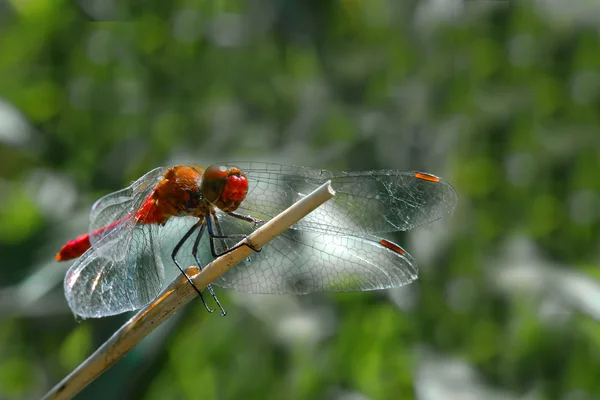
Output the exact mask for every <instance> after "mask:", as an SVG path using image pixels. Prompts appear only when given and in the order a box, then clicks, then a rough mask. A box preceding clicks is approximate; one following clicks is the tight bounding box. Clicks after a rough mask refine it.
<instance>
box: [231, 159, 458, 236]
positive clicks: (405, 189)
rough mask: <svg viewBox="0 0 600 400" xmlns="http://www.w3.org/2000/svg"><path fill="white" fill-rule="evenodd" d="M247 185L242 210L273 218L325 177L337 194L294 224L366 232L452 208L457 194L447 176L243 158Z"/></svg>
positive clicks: (425, 219)
mask: <svg viewBox="0 0 600 400" xmlns="http://www.w3.org/2000/svg"><path fill="white" fill-rule="evenodd" d="M234 165H236V166H238V167H239V168H240V169H241V170H242V171H244V173H245V174H246V175H247V177H248V182H249V189H248V194H247V196H246V199H245V200H244V202H243V203H242V205H241V206H240V208H239V209H238V212H241V213H246V214H249V215H253V216H255V217H257V218H260V219H270V218H272V217H274V216H275V215H277V214H278V213H280V212H281V211H283V210H284V209H285V208H287V207H289V206H290V205H291V204H293V203H294V202H295V201H297V200H299V199H300V198H302V197H303V196H304V195H306V194H308V193H309V192H311V191H312V190H314V189H316V188H317V187H318V186H320V185H322V184H323V183H324V182H326V181H327V180H331V183H332V186H333V188H334V190H335V191H336V196H335V197H334V198H333V199H331V200H329V201H328V202H327V203H325V204H323V205H322V206H321V207H319V208H318V209H316V210H315V211H313V212H312V213H311V214H309V215H308V216H306V217H305V218H304V219H302V220H301V221H300V222H298V223H297V224H296V225H295V226H294V227H295V228H296V229H302V230H314V231H318V232H324V233H337V234H350V235H358V236H364V235H368V234H373V233H377V232H393V231H405V230H409V229H412V228H415V227H417V226H420V225H425V224H428V223H431V222H433V221H436V220H438V219H440V218H443V217H444V216H445V215H447V214H451V213H452V212H454V208H455V206H456V202H457V195H456V191H455V190H454V188H453V187H452V186H451V185H450V184H449V183H448V182H445V181H444V180H442V179H440V178H438V177H435V176H433V175H429V174H425V173H420V172H401V171H394V170H380V171H363V172H344V171H327V170H317V169H312V168H307V167H299V166H289V165H279V164H269V163H254V162H239V163H234Z"/></svg>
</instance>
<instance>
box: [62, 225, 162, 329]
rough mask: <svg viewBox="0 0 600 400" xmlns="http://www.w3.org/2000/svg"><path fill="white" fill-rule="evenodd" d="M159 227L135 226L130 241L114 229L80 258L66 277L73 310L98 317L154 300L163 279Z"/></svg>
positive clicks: (67, 291)
mask: <svg viewBox="0 0 600 400" xmlns="http://www.w3.org/2000/svg"><path fill="white" fill-rule="evenodd" d="M157 230H158V226H156V225H138V226H135V227H134V229H133V230H132V234H131V239H130V240H128V241H125V240H123V239H122V237H121V236H122V235H120V233H121V232H120V231H119V230H117V231H111V232H110V233H108V234H107V235H105V236H103V237H102V238H101V239H100V240H99V241H98V242H97V243H96V244H95V245H94V246H93V247H92V248H90V249H89V250H88V251H86V252H85V253H84V254H83V255H82V256H81V257H80V258H79V259H77V261H76V262H75V263H74V264H73V266H72V267H71V268H70V269H69V271H68V272H67V274H66V276H65V281H64V290H65V297H66V299H67V303H68V304H69V307H70V308H71V310H72V311H73V313H74V314H76V315H79V316H81V317H83V318H99V317H105V316H109V315H115V314H120V313H123V312H126V311H131V310H136V309H138V308H140V307H142V306H144V305H146V304H147V303H149V302H150V301H152V300H153V299H154V298H155V297H156V295H157V294H158V293H159V292H160V290H161V288H162V285H163V282H164V267H163V264H162V260H161V258H160V252H159V248H158V243H157V242H156V238H157V237H158V236H157Z"/></svg>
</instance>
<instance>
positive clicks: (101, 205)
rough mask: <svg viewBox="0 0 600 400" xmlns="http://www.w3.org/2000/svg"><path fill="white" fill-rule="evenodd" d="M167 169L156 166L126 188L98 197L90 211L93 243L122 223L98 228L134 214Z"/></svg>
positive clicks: (90, 228)
mask: <svg viewBox="0 0 600 400" xmlns="http://www.w3.org/2000/svg"><path fill="white" fill-rule="evenodd" d="M166 170H167V169H166V168H164V167H159V168H155V169H153V170H152V171H150V172H148V173H146V174H145V175H144V176H142V177H141V178H139V179H138V180H136V181H135V182H133V183H132V184H131V185H129V186H128V187H126V188H125V189H121V190H119V191H117V192H114V193H110V194H107V195H106V196H104V197H102V198H100V199H98V201H96V203H94V205H93V206H92V210H91V212H90V227H89V232H90V242H91V243H92V244H94V243H96V242H97V241H98V240H100V239H101V238H102V237H103V236H104V235H106V234H108V233H109V232H110V231H112V230H115V229H116V228H117V227H118V226H119V225H120V224H116V225H113V226H111V229H106V230H104V231H101V232H98V231H97V230H98V229H100V228H103V227H106V226H110V224H112V223H114V222H116V221H120V220H122V219H123V218H125V217H127V216H128V215H131V214H134V213H135V211H136V210H137V209H138V208H140V207H141V206H142V204H143V203H144V201H145V200H146V198H147V197H148V196H149V195H150V193H152V190H153V189H154V187H155V186H156V184H157V183H158V182H159V181H160V179H161V178H162V176H163V175H164V173H165V172H166Z"/></svg>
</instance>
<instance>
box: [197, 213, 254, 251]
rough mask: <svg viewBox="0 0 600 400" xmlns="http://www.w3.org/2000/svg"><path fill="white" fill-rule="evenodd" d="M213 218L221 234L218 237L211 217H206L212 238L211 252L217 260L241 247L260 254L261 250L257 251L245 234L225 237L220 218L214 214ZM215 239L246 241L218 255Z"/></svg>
mask: <svg viewBox="0 0 600 400" xmlns="http://www.w3.org/2000/svg"><path fill="white" fill-rule="evenodd" d="M230 215H231V214H230ZM213 218H214V219H215V226H216V228H217V230H218V233H219V234H218V235H216V234H215V232H214V231H213V226H212V221H211V218H210V216H208V215H207V216H206V223H207V225H208V234H209V236H210V251H211V253H212V256H213V257H215V258H217V257H221V256H224V255H225V254H229V253H231V252H232V251H234V250H237V249H239V248H240V247H241V246H247V247H248V248H250V249H251V250H253V251H254V252H256V253H259V252H260V250H261V249H257V248H256V247H254V245H253V244H252V243H250V241H248V235H244V234H232V235H223V232H222V231H221V225H220V224H219V218H218V217H217V215H216V214H213ZM250 218H252V217H250ZM244 220H245V221H248V222H251V221H249V220H247V219H244ZM253 220H254V218H253ZM214 239H246V241H245V242H244V243H241V244H239V245H236V246H233V247H231V248H229V249H226V250H225V251H223V252H221V253H217V251H216V250H215V242H214Z"/></svg>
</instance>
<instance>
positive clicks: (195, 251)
mask: <svg viewBox="0 0 600 400" xmlns="http://www.w3.org/2000/svg"><path fill="white" fill-rule="evenodd" d="M205 229H206V223H203V224H202V226H201V227H200V231H199V232H198V235H197V236H196V240H195V241H194V246H193V247H192V256H194V260H196V263H197V265H198V268H200V271H202V268H203V267H202V263H201V262H200V260H199V259H198V246H199V245H200V239H202V235H203V234H204V230H205ZM206 289H207V290H208V292H209V293H210V295H211V296H212V298H213V300H214V301H215V303H217V305H218V306H219V309H220V310H221V316H222V317H224V316H226V315H227V311H225V309H224V308H223V306H222V305H221V302H219V299H218V298H217V295H216V294H215V292H214V290H213V288H212V285H207V286H206ZM204 306H205V307H206V310H208V312H213V311H214V310H213V309H212V308H209V307H208V305H207V304H206V303H204Z"/></svg>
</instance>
